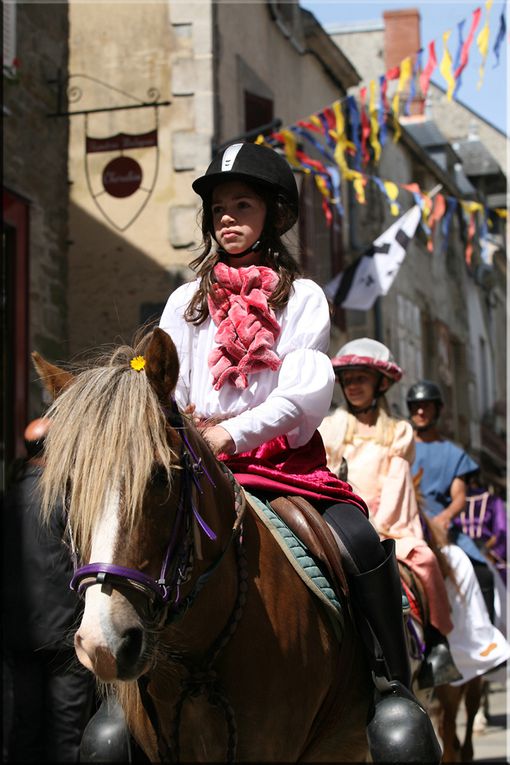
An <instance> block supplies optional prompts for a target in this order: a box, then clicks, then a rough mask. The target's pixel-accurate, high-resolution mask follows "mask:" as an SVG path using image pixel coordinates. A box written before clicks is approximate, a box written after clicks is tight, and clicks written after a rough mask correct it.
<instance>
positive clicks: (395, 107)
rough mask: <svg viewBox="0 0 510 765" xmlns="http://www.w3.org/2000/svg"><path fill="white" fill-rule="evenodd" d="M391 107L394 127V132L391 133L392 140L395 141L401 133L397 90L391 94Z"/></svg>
mask: <svg viewBox="0 0 510 765" xmlns="http://www.w3.org/2000/svg"><path fill="white" fill-rule="evenodd" d="M391 109H392V111H393V127H394V128H395V132H394V134H393V142H394V143H397V141H398V139H399V138H400V136H401V133H402V130H401V128H400V122H399V119H398V117H399V111H400V93H399V92H398V90H397V92H396V93H395V95H394V96H393V101H392V102H391Z"/></svg>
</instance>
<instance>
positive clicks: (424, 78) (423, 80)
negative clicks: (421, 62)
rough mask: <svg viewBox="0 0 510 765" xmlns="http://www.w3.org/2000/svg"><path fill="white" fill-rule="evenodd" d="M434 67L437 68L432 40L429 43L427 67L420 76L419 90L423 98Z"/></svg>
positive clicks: (434, 46)
mask: <svg viewBox="0 0 510 765" xmlns="http://www.w3.org/2000/svg"><path fill="white" fill-rule="evenodd" d="M436 66H437V58H436V44H435V42H434V40H432V42H429V60H428V61H427V65H426V67H425V69H424V70H423V72H422V73H421V74H420V88H421V92H422V93H423V96H426V95H427V91H428V89H429V82H430V78H431V77H432V72H433V71H434V69H435V68H436Z"/></svg>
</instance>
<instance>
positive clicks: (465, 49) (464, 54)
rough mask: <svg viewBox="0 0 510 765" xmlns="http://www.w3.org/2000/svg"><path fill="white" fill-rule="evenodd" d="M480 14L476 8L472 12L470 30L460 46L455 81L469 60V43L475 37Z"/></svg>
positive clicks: (479, 10) (479, 9) (480, 11)
mask: <svg viewBox="0 0 510 765" xmlns="http://www.w3.org/2000/svg"><path fill="white" fill-rule="evenodd" d="M481 13H482V9H481V8H476V9H475V10H474V11H473V18H472V20H471V28H470V30H469V34H468V36H467V37H466V40H465V42H464V45H463V46H462V50H461V52H460V63H459V65H458V67H457V69H456V70H455V72H454V75H453V76H454V77H455V79H456V80H458V79H459V75H460V74H461V73H462V71H463V69H464V67H465V66H466V64H467V62H468V58H469V49H470V48H471V43H472V42H473V38H474V36H475V32H476V28H477V26H478V22H479V21H480V14H481Z"/></svg>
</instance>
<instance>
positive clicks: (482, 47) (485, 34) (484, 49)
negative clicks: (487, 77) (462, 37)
mask: <svg viewBox="0 0 510 765" xmlns="http://www.w3.org/2000/svg"><path fill="white" fill-rule="evenodd" d="M492 3H493V0H487V2H486V3H485V10H486V14H485V24H484V25H483V28H482V30H481V31H480V32H479V34H478V37H477V38H476V44H477V46H478V50H479V51H480V55H481V57H482V63H481V64H480V79H479V80H478V84H477V86H476V87H477V88H478V89H480V88H481V87H482V83H483V76H484V72H485V59H486V58H487V53H488V52H489V36H490V28H489V16H490V12H491V8H492Z"/></svg>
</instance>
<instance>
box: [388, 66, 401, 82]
mask: <svg viewBox="0 0 510 765" xmlns="http://www.w3.org/2000/svg"><path fill="white" fill-rule="evenodd" d="M399 77H400V66H394V67H393V69H388V71H387V72H386V79H387V80H398V78H399Z"/></svg>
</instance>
